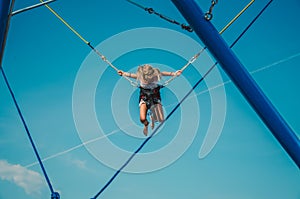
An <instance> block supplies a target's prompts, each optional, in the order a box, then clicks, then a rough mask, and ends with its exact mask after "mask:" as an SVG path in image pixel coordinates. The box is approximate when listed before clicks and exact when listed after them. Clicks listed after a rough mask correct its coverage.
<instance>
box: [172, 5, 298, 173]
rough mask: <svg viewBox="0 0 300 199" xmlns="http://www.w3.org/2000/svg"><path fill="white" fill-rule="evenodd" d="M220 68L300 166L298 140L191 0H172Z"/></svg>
mask: <svg viewBox="0 0 300 199" xmlns="http://www.w3.org/2000/svg"><path fill="white" fill-rule="evenodd" d="M172 2H173V3H174V5H175V6H176V7H177V9H178V10H179V11H180V12H181V14H182V15H183V16H184V17H185V19H186V20H187V22H188V23H189V24H190V25H191V26H192V28H193V30H194V31H195V33H196V34H197V35H198V37H199V38H200V39H201V40H202V42H203V43H204V44H205V46H206V47H207V48H208V49H209V51H210V52H211V54H212V55H213V56H214V57H215V59H216V60H217V61H218V62H219V64H220V65H221V67H222V68H223V70H224V71H225V72H226V73H227V75H228V76H229V77H230V78H231V80H232V82H233V83H234V84H235V85H236V86H237V87H238V89H239V90H240V92H241V93H242V94H243V95H244V97H245V98H246V99H247V101H248V102H249V104H250V105H251V106H252V107H253V109H254V110H255V111H256V113H257V114H258V115H259V116H260V118H261V119H262V120H263V122H264V123H265V124H266V126H267V127H268V128H269V129H270V131H271V132H272V133H273V135H274V136H275V138H276V139H277V140H278V141H279V143H280V144H281V145H282V147H283V148H284V149H285V150H286V152H287V153H288V154H289V155H290V157H291V158H292V159H293V160H294V162H295V163H296V164H297V166H298V168H300V141H299V138H298V137H297V135H296V134H295V133H294V132H293V130H292V129H291V128H290V127H289V126H288V124H287V123H286V122H285V121H284V119H283V118H282V116H281V115H280V114H279V113H278V112H277V110H276V109H275V108H274V106H273V105H272V103H271V102H270V101H269V99H268V98H267V97H266V96H265V94H264V93H263V92H262V90H261V89H260V87H259V86H258V85H257V83H256V82H255V81H254V79H253V78H252V77H251V75H250V74H249V73H248V71H247V70H246V69H245V67H244V66H243V65H242V64H241V62H240V61H239V59H238V58H237V57H236V55H235V54H234V53H233V51H232V50H231V49H230V47H229V46H228V45H227V44H226V42H225V41H224V40H223V39H222V37H221V36H220V35H219V33H218V31H217V30H216V29H215V28H214V26H213V25H212V24H211V23H210V22H209V21H207V20H206V19H205V17H204V13H203V12H202V10H201V9H200V7H199V6H198V4H197V3H196V2H195V1H194V0H172Z"/></svg>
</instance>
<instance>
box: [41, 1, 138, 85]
mask: <svg viewBox="0 0 300 199" xmlns="http://www.w3.org/2000/svg"><path fill="white" fill-rule="evenodd" d="M40 2H41V3H44V1H43V0H40ZM45 6H46V8H48V9H49V10H50V12H52V13H53V14H54V15H55V16H56V17H57V18H58V19H59V20H60V21H61V22H62V23H63V24H64V25H65V26H67V27H68V28H69V29H70V30H71V31H72V32H73V33H74V34H75V35H76V36H77V37H78V38H79V39H81V40H82V41H83V42H84V43H85V44H86V45H87V46H89V47H90V48H91V49H92V50H93V51H94V52H95V53H96V54H97V55H98V56H99V57H100V58H101V59H102V60H103V61H104V62H106V63H107V64H108V65H109V66H110V67H112V68H113V69H114V70H115V71H119V69H118V68H117V67H115V66H114V65H113V64H112V63H111V62H110V61H109V60H108V59H106V57H105V56H104V55H103V54H101V53H100V52H99V51H98V50H97V49H96V48H94V46H92V44H91V43H90V42H88V41H87V40H86V39H84V37H83V36H81V35H80V34H79V33H78V32H77V31H76V30H75V29H74V28H73V27H72V26H71V25H70V24H68V23H67V22H66V21H65V20H64V19H63V18H62V17H61V16H60V15H59V14H58V13H57V12H55V10H53V9H52V8H51V7H50V6H49V5H47V4H45ZM122 77H124V78H125V79H127V80H128V81H129V82H130V84H131V85H132V86H138V85H137V83H136V82H134V81H132V80H131V79H130V78H129V77H125V76H122Z"/></svg>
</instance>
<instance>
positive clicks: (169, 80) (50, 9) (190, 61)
mask: <svg viewBox="0 0 300 199" xmlns="http://www.w3.org/2000/svg"><path fill="white" fill-rule="evenodd" d="M126 1H128V2H130V3H132V4H134V5H136V6H138V7H140V8H143V9H145V10H149V8H145V7H143V6H141V5H140V4H137V3H136V2H133V1H131V0H126ZM40 2H41V3H44V1H43V0H40ZM253 2H254V0H251V2H250V3H249V4H247V5H246V6H245V7H244V9H242V11H240V12H239V13H238V14H237V15H236V16H235V17H234V18H233V19H232V20H231V21H230V22H229V23H228V24H227V25H226V26H225V27H224V28H223V29H222V30H221V31H220V32H219V33H220V34H222V33H223V32H225V30H227V29H228V27H229V26H230V25H232V23H233V22H234V21H236V20H237V19H238V17H240V16H241V14H242V13H244V12H245V10H246V9H247V8H248V7H249V6H250V5H251V4H252V3H253ZM45 7H46V8H48V10H49V11H50V12H52V13H53V14H54V15H55V16H56V17H57V18H58V19H59V20H60V21H61V22H62V23H63V24H64V25H65V26H66V27H68V28H69V29H70V30H71V31H72V32H73V33H74V34H75V35H76V36H77V37H78V38H79V39H81V40H82V41H83V42H84V43H85V44H86V45H88V46H89V47H90V48H91V49H92V50H93V51H94V52H95V53H96V54H97V55H98V56H99V57H100V58H101V59H102V60H103V61H104V62H106V63H107V64H108V65H109V66H110V67H112V68H113V69H114V70H115V71H117V72H118V71H119V69H118V68H117V67H116V66H114V65H113V64H112V63H111V62H110V61H109V60H108V59H107V58H106V57H105V56H104V55H103V54H102V53H100V52H99V51H98V50H97V49H96V48H95V47H94V46H93V45H92V44H91V42H89V41H87V40H86V39H85V38H84V37H83V36H82V35H81V34H79V33H78V32H77V31H76V30H75V29H74V28H73V27H72V26H71V25H70V24H69V23H67V21H66V20H64V19H63V18H62V17H61V16H60V15H59V14H58V13H57V12H56V11H55V10H54V9H53V8H51V7H50V6H49V5H48V4H45ZM154 13H156V12H154ZM159 15H160V16H163V15H161V14H159ZM161 18H163V19H166V18H167V17H161ZM167 19H168V18H167ZM168 21H175V20H168ZM177 23H178V22H177ZM205 49H206V47H204V48H202V49H201V50H200V51H199V52H198V53H196V54H195V55H194V56H193V57H192V58H191V59H189V61H188V62H187V63H186V64H185V65H184V66H183V67H182V68H181V69H180V70H181V71H184V70H185V69H186V68H187V67H188V66H189V65H191V64H192V63H193V62H194V61H196V59H197V58H198V57H199V56H200V55H201V53H202V52H203V51H204V50H205ZM176 74H177V73H176ZM122 77H124V78H125V79H126V80H127V81H129V82H130V84H131V85H132V86H134V87H138V86H139V85H138V83H137V82H136V81H132V80H131V79H130V78H129V77H127V76H125V75H122ZM176 77H177V75H175V76H173V77H171V78H170V79H168V80H167V81H165V82H164V83H163V84H162V86H163V87H164V86H167V85H168V84H169V83H170V82H171V81H173V80H174V79H175V78H176Z"/></svg>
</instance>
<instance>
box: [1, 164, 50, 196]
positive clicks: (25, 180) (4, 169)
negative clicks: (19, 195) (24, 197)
mask: <svg viewBox="0 0 300 199" xmlns="http://www.w3.org/2000/svg"><path fill="white" fill-rule="evenodd" d="M0 179H2V180H7V181H10V182H13V183H15V184H16V185H17V186H19V187H21V188H23V189H24V190H25V192H26V193H27V194H34V193H40V191H41V188H43V187H44V186H45V182H44V179H43V177H42V176H41V175H40V174H39V173H37V172H35V171H32V170H29V169H27V168H25V167H23V166H21V165H19V164H16V165H13V164H9V163H8V162H7V161H6V160H0Z"/></svg>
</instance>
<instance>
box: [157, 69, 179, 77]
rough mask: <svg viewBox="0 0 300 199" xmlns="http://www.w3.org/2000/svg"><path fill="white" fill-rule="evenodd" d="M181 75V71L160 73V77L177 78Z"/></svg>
mask: <svg viewBox="0 0 300 199" xmlns="http://www.w3.org/2000/svg"><path fill="white" fill-rule="evenodd" d="M181 73H182V70H178V71H176V72H166V71H163V72H161V74H162V76H179V75H181Z"/></svg>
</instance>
